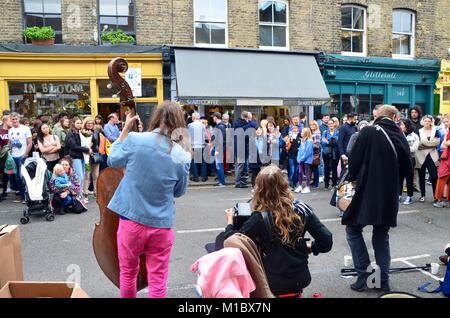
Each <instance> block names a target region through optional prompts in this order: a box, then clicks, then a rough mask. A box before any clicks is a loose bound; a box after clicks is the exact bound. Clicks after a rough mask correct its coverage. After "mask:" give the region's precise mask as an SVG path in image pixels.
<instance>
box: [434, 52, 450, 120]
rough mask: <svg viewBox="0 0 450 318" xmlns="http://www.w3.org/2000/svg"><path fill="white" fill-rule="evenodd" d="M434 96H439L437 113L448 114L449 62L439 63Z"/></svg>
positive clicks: (449, 112) (449, 100)
mask: <svg viewBox="0 0 450 318" xmlns="http://www.w3.org/2000/svg"><path fill="white" fill-rule="evenodd" d="M436 94H437V95H438V96H439V113H441V114H450V61H448V60H442V62H441V72H440V73H439V78H438V80H437V82H436Z"/></svg>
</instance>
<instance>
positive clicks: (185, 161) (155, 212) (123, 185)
mask: <svg viewBox="0 0 450 318" xmlns="http://www.w3.org/2000/svg"><path fill="white" fill-rule="evenodd" d="M170 148H171V145H170V144H169V142H168V140H167V138H166V137H164V136H162V135H160V134H159V129H155V130H153V131H152V132H145V133H130V134H129V135H128V137H127V138H126V139H125V140H124V141H123V142H121V141H119V140H116V141H115V142H114V143H113V144H112V146H111V153H110V155H109V157H108V165H109V166H111V167H114V168H120V167H126V170H125V175H124V177H123V179H122V181H121V182H120V185H119V187H118V188H117V190H116V192H115V193H114V196H113V198H112V199H111V202H110V203H109V204H108V208H109V209H110V210H112V211H114V212H115V213H117V214H119V215H121V216H123V217H125V218H127V219H130V220H132V221H135V222H137V223H140V224H143V225H146V226H151V227H156V228H171V227H173V222H174V217H175V201H174V197H175V198H177V197H180V196H182V195H183V194H184V193H186V190H187V186H188V180H189V167H190V162H191V155H190V153H188V152H186V151H184V150H183V148H182V147H181V146H180V145H178V144H174V146H173V147H172V149H170Z"/></svg>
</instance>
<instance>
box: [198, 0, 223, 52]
mask: <svg viewBox="0 0 450 318" xmlns="http://www.w3.org/2000/svg"><path fill="white" fill-rule="evenodd" d="M227 16H228V14H227V1H226V0H194V29H195V33H194V43H195V45H198V46H227V43H228V39H227V38H228V30H227Z"/></svg>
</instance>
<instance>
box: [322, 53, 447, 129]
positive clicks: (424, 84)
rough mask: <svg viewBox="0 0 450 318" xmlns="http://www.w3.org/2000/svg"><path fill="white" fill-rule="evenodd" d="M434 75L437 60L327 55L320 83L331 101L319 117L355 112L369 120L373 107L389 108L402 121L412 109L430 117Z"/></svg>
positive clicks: (437, 68) (437, 64) (437, 66)
mask: <svg viewBox="0 0 450 318" xmlns="http://www.w3.org/2000/svg"><path fill="white" fill-rule="evenodd" d="M438 72H439V61H438V60H427V59H416V60H396V59H391V58H384V57H372V58H359V57H358V58H357V57H348V56H342V55H333V54H330V55H327V58H326V62H325V71H324V80H325V83H326V85H327V88H328V91H329V93H330V96H331V101H330V103H329V104H327V105H326V106H324V107H322V113H330V114H336V115H339V117H342V116H343V115H345V114H348V113H350V112H355V113H357V114H358V115H359V118H360V119H367V120H370V119H371V118H372V109H373V108H374V107H375V106H376V105H378V104H391V105H394V106H396V107H397V108H398V109H399V110H400V111H401V113H402V114H403V115H404V116H405V117H407V113H408V109H409V108H410V107H412V106H414V105H419V106H421V107H422V109H423V111H424V113H428V114H433V112H434V88H435V83H436V79H437V77H438Z"/></svg>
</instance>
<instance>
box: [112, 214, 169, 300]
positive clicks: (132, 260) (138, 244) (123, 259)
mask: <svg viewBox="0 0 450 318" xmlns="http://www.w3.org/2000/svg"><path fill="white" fill-rule="evenodd" d="M173 240H174V234H173V229H160V228H154V227H149V226H145V225H142V224H139V223H136V222H134V221H131V220H122V219H120V222H119V229H118V231H117V247H118V253H119V267H120V297H121V298H136V294H137V275H138V273H139V257H140V255H142V254H145V256H146V265H147V281H148V297H149V298H164V297H166V295H167V286H166V285H167V276H168V273H169V257H170V252H171V251H172V246H173Z"/></svg>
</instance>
